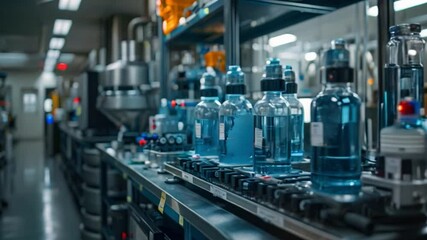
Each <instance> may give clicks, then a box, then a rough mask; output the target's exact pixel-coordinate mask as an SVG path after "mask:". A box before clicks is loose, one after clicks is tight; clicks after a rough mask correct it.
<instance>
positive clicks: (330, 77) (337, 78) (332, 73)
mask: <svg viewBox="0 0 427 240" xmlns="http://www.w3.org/2000/svg"><path fill="white" fill-rule="evenodd" d="M322 70H323V71H324V74H325V75H326V76H325V77H326V78H325V79H326V82H328V83H351V82H353V68H350V67H344V68H326V69H322Z"/></svg>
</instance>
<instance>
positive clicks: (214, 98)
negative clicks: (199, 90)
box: [200, 96, 219, 102]
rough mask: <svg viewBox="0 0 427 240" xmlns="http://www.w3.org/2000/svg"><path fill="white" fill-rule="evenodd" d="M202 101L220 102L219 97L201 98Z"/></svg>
mask: <svg viewBox="0 0 427 240" xmlns="http://www.w3.org/2000/svg"><path fill="white" fill-rule="evenodd" d="M200 100H202V101H205V102H215V101H218V100H219V97H203V96H202V97H200Z"/></svg>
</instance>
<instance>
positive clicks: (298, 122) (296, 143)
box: [283, 65, 304, 162]
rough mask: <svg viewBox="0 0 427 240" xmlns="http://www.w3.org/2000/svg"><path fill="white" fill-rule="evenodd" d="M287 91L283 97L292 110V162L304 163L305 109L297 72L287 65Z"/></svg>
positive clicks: (285, 73) (285, 76)
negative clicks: (298, 94)
mask: <svg viewBox="0 0 427 240" xmlns="http://www.w3.org/2000/svg"><path fill="white" fill-rule="evenodd" d="M283 75H284V78H285V91H284V92H283V97H284V98H285V99H286V101H288V102H289V107H290V108H291V116H290V122H289V125H290V129H289V135H290V140H291V162H299V161H302V159H303V157H304V107H303V106H302V104H301V102H300V101H299V100H298V98H297V90H298V85H297V84H296V82H295V72H294V71H292V67H291V66H289V65H287V66H286V67H285V71H284V74H283Z"/></svg>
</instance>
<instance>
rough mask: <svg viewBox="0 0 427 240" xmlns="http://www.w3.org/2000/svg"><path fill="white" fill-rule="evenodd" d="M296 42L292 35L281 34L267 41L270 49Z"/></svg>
mask: <svg viewBox="0 0 427 240" xmlns="http://www.w3.org/2000/svg"><path fill="white" fill-rule="evenodd" d="M296 40H297V36H295V35H293V34H283V35H279V36H277V37H273V38H270V39H269V40H268V44H269V45H270V46H271V47H277V46H281V45H285V44H288V43H291V42H295V41H296Z"/></svg>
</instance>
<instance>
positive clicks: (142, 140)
mask: <svg viewBox="0 0 427 240" xmlns="http://www.w3.org/2000/svg"><path fill="white" fill-rule="evenodd" d="M145 144H147V140H145V139H141V140H139V146H141V147H142V146H145Z"/></svg>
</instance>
